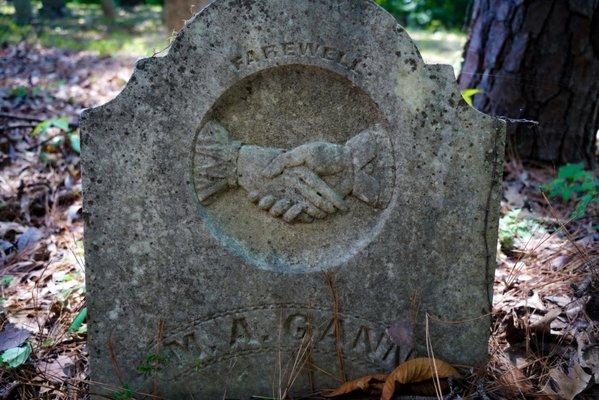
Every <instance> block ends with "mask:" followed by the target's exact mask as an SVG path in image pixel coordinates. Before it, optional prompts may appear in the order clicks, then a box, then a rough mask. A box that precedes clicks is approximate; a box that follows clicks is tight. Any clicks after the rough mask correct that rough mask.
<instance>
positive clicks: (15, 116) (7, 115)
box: [0, 113, 45, 122]
mask: <svg viewBox="0 0 599 400" xmlns="http://www.w3.org/2000/svg"><path fill="white" fill-rule="evenodd" d="M0 117H3V118H11V119H20V120H21V121H34V122H42V121H45V118H38V117H30V116H28V115H22V114H11V113H0Z"/></svg>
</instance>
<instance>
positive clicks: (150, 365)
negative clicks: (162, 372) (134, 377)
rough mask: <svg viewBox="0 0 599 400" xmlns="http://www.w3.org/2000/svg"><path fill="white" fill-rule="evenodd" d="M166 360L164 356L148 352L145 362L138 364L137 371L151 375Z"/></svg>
mask: <svg viewBox="0 0 599 400" xmlns="http://www.w3.org/2000/svg"><path fill="white" fill-rule="evenodd" d="M163 362H164V358H163V357H161V356H159V355H158V354H154V353H151V354H148V355H147V356H146V359H145V360H144V362H142V363H141V364H140V365H138V366H137V372H139V373H141V374H144V375H149V374H151V373H152V372H154V371H155V370H156V369H157V368H158V365H159V364H161V363H163Z"/></svg>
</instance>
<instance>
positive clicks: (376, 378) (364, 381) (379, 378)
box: [325, 374, 387, 397]
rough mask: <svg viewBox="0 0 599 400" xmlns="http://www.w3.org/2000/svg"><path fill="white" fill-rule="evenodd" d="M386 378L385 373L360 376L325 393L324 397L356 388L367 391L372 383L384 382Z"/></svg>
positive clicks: (338, 394) (352, 390)
mask: <svg viewBox="0 0 599 400" xmlns="http://www.w3.org/2000/svg"><path fill="white" fill-rule="evenodd" d="M386 378H387V375H385V374H374V375H367V376H363V377H361V378H358V379H355V380H353V381H349V382H345V383H344V384H343V385H341V386H339V387H338V388H337V389H335V390H333V391H331V392H330V393H327V394H325V397H336V396H341V395H344V394H347V393H351V392H355V391H357V390H361V391H363V392H365V391H367V390H368V389H369V388H370V387H371V386H372V385H373V384H375V383H377V382H384V381H385V379H386Z"/></svg>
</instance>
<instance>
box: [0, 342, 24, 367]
mask: <svg viewBox="0 0 599 400" xmlns="http://www.w3.org/2000/svg"><path fill="white" fill-rule="evenodd" d="M30 355H31V346H30V345H29V343H25V344H24V345H23V346H19V347H13V348H10V349H7V350H4V352H3V353H2V355H0V360H1V361H2V363H3V364H6V366H8V368H17V367H18V366H20V365H22V364H24V363H25V361H27V359H28V358H29V356H30Z"/></svg>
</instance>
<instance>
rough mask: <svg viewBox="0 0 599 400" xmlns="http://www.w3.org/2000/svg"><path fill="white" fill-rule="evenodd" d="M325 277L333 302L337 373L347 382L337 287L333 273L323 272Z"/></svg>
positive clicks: (342, 380)
mask: <svg viewBox="0 0 599 400" xmlns="http://www.w3.org/2000/svg"><path fill="white" fill-rule="evenodd" d="M324 276H325V279H326V281H327V285H328V286H329V289H330V290H331V300H332V302H333V331H334V335H335V351H336V352H337V362H338V363H339V375H340V378H341V382H343V383H345V382H347V375H346V374H345V363H344V361H343V348H342V346H341V320H340V319H339V296H338V294H337V289H336V288H335V282H334V280H333V274H332V273H330V272H325V274H324Z"/></svg>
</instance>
